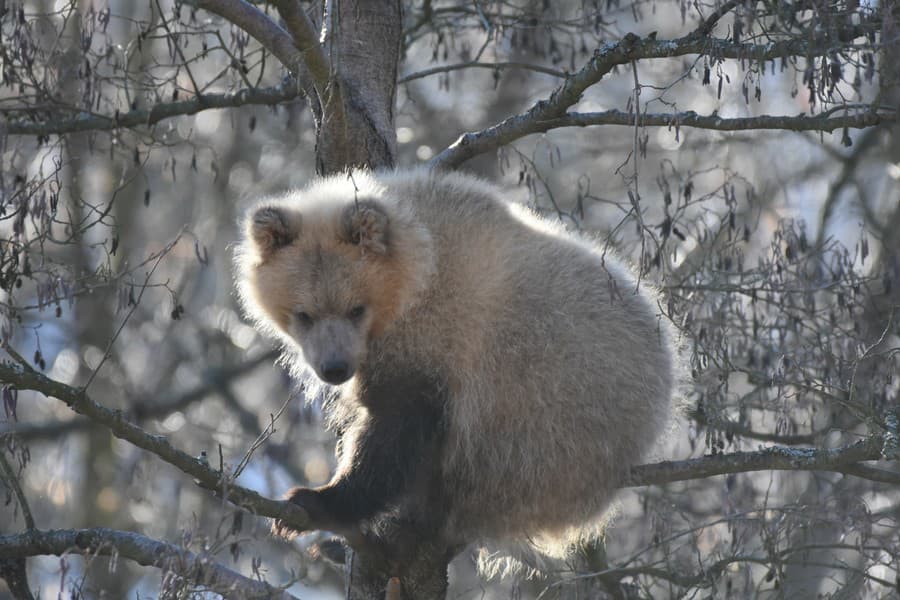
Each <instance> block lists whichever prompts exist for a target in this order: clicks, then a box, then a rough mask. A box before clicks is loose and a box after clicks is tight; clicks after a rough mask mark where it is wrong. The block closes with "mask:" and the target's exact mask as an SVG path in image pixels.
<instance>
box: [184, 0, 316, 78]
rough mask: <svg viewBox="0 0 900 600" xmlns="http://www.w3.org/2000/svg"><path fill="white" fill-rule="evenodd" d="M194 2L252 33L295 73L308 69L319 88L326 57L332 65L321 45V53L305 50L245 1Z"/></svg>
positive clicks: (297, 74) (212, 0)
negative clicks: (322, 62) (323, 62)
mask: <svg viewBox="0 0 900 600" xmlns="http://www.w3.org/2000/svg"><path fill="white" fill-rule="evenodd" d="M190 4H192V5H194V6H197V7H198V8H202V9H204V10H206V11H209V12H211V13H213V14H216V15H219V16H220V17H222V18H224V19H225V20H226V21H229V22H230V23H232V24H234V25H236V26H237V27H239V28H241V29H243V30H244V31H246V32H247V33H249V34H250V35H251V36H253V38H254V39H255V40H256V41H257V42H259V43H260V44H262V45H263V47H264V48H266V49H267V50H269V52H271V53H272V54H274V55H275V58H277V59H278V60H279V61H281V64H283V65H284V66H285V68H287V69H288V70H289V71H290V72H291V73H293V74H294V76H296V77H299V76H300V75H301V73H302V72H303V70H304V69H308V70H309V73H310V75H311V76H312V77H313V78H314V80H316V83H315V85H316V89H317V90H319V82H318V80H317V78H318V76H320V75H321V74H322V64H321V61H323V60H324V61H325V64H326V65H327V64H328V63H327V60H326V59H325V56H324V54H321V48H319V54H317V53H316V52H315V51H309V50H311V48H304V49H302V50H301V49H300V48H298V47H297V45H296V42H295V40H294V37H293V36H292V35H291V34H290V33H288V32H287V31H285V30H284V29H282V28H281V27H280V26H279V25H278V24H277V23H276V22H275V21H273V20H272V19H271V18H269V15H267V14H266V13H264V12H263V11H262V10H260V9H259V8H257V7H256V6H254V5H252V4H250V3H249V2H245V1H244V0H194V1H193V2H190ZM328 71H329V69H328V68H325V69H324V73H325V76H326V80H327V75H328ZM322 89H323V90H324V89H325V88H324V87H322Z"/></svg>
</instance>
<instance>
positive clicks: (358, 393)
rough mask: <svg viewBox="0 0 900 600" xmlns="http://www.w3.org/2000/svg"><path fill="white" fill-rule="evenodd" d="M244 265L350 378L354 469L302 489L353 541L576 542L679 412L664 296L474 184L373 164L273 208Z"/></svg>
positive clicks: (286, 318)
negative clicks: (673, 407) (376, 169)
mask: <svg viewBox="0 0 900 600" xmlns="http://www.w3.org/2000/svg"><path fill="white" fill-rule="evenodd" d="M237 265H238V280H239V285H240V295H241V299H242V302H243V305H244V307H245V309H246V311H247V312H248V314H249V315H250V316H251V317H252V318H253V319H254V320H255V321H256V324H257V325H258V327H259V328H261V329H262V330H264V331H266V332H269V333H271V334H273V335H275V336H277V337H278V338H279V339H280V340H281V341H282V342H283V343H284V345H285V347H286V348H287V349H288V350H289V351H293V352H294V353H295V355H296V356H295V358H292V359H291V362H292V363H293V364H294V365H295V366H297V367H298V368H299V369H301V370H304V369H306V370H309V371H313V372H315V373H316V374H317V375H318V376H319V378H321V379H324V380H326V381H332V382H333V383H338V384H340V383H341V376H342V375H345V376H346V377H349V379H348V380H347V381H346V382H345V383H343V384H342V385H340V389H339V394H338V395H337V399H336V400H334V401H333V402H331V403H330V404H329V405H328V410H329V414H330V417H331V420H330V422H331V425H332V427H333V428H334V429H335V430H336V431H337V432H338V434H339V436H340V444H339V466H338V470H337V473H336V474H335V476H334V478H333V479H332V481H331V483H329V484H328V485H326V486H323V487H322V488H319V489H317V490H307V489H302V488H298V489H295V490H293V491H292V492H291V494H290V497H291V498H292V499H293V500H295V501H296V502H298V503H300V504H302V505H304V506H305V507H307V508H308V509H309V510H310V512H311V514H312V515H313V517H314V518H315V519H316V521H317V523H320V524H322V526H323V527H328V528H330V529H332V530H334V531H337V532H339V533H342V534H344V535H346V536H348V538H349V539H350V541H351V544H352V543H354V542H356V543H373V542H375V543H377V542H379V541H382V542H385V543H388V544H395V545H396V541H397V540H398V539H407V538H408V539H409V540H415V539H424V538H426V537H428V536H432V537H433V536H440V537H441V539H444V540H447V541H448V542H449V543H451V544H454V545H458V546H460V547H461V546H462V545H465V544H468V543H471V542H474V541H479V540H485V539H494V540H508V541H512V542H515V541H523V540H527V541H528V542H529V543H538V544H540V545H541V546H542V548H543V550H551V551H552V550H554V549H555V550H559V549H561V548H563V547H564V546H565V545H566V544H568V543H569V542H571V541H572V540H574V539H576V538H578V537H579V536H581V535H583V534H585V533H590V532H592V531H594V530H595V528H596V526H597V524H598V523H600V522H601V521H602V519H603V515H604V513H605V512H606V510H607V508H608V506H609V503H610V500H611V498H612V496H613V493H614V490H615V489H616V487H617V486H618V485H619V484H620V483H621V482H622V480H623V477H624V475H625V474H626V472H627V469H628V468H629V467H630V466H631V465H634V464H636V463H638V462H639V461H641V460H642V458H643V457H644V456H645V454H646V452H647V451H648V449H649V448H651V447H652V446H653V445H654V443H655V442H656V441H657V439H658V438H659V437H660V436H661V434H662V430H663V428H664V425H665V423H666V422H667V419H668V418H669V415H670V400H671V395H672V390H673V387H674V383H675V366H674V358H673V356H674V354H673V350H672V342H671V339H670V335H669V332H668V330H667V328H666V326H665V324H664V321H663V319H661V318H660V317H659V314H658V313H659V310H658V307H657V299H656V297H655V295H654V293H653V292H652V290H650V289H649V288H648V287H647V286H646V285H644V284H641V285H640V286H638V285H637V284H636V281H635V279H634V277H633V276H632V274H631V273H630V272H629V270H628V269H627V268H626V267H624V266H623V265H622V264H620V263H619V262H618V261H617V260H616V259H615V258H613V257H612V256H611V255H610V254H609V253H606V254H604V253H603V251H602V250H601V249H599V248H598V247H597V246H595V245H594V244H593V243H591V242H590V241H588V240H585V239H583V238H581V237H579V236H576V235H574V234H572V233H569V232H566V231H565V230H564V229H563V228H562V227H561V226H559V225H557V224H555V223H551V222H549V221H546V220H543V219H541V218H539V217H537V216H535V215H534V214H532V213H530V212H528V211H527V210H525V209H523V208H521V207H517V206H514V205H512V204H510V203H507V202H505V201H504V200H503V199H502V198H501V193H500V191H499V190H498V189H496V188H494V187H492V186H490V185H488V184H486V183H484V182H482V181H480V180H478V179H476V178H473V177H471V176H468V175H462V174H435V173H430V172H427V171H424V170H416V171H400V172H396V173H377V174H366V173H355V174H354V175H353V177H352V178H350V177H348V176H346V175H343V176H336V177H333V178H330V179H324V180H321V181H318V182H316V183H314V184H312V185H311V186H310V187H308V188H307V189H305V190H301V191H296V192H291V193H289V194H287V195H285V196H283V197H281V198H276V199H270V200H266V201H264V202H262V203H261V204H260V205H259V206H257V207H256V208H254V209H253V210H252V211H251V213H250V216H249V218H248V220H247V222H246V235H245V239H244V241H243V243H242V245H241V247H240V251H239V253H238V262H237ZM279 527H282V525H281V524H276V528H279ZM282 529H284V528H282ZM282 533H286V531H282ZM403 536H406V537H403Z"/></svg>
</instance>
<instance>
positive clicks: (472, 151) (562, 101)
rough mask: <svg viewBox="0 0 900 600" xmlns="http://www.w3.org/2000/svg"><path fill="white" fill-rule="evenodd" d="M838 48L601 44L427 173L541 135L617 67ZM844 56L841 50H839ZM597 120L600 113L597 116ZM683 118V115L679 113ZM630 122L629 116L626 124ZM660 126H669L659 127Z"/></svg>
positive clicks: (466, 137)
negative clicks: (546, 91)
mask: <svg viewBox="0 0 900 600" xmlns="http://www.w3.org/2000/svg"><path fill="white" fill-rule="evenodd" d="M838 48H839V47H838V46H835V45H832V44H826V43H820V42H815V41H809V40H807V39H804V38H792V39H787V40H782V41H778V42H771V43H768V44H754V43H750V42H748V43H735V42H732V41H730V40H725V39H720V38H711V37H708V36H707V35H706V34H704V33H703V32H701V31H700V30H697V31H694V32H693V33H691V34H689V35H686V36H684V37H681V38H678V39H674V40H657V39H655V38H654V37H652V36H651V37H647V38H643V39H641V38H639V37H638V36H636V35H635V34H633V33H629V34H628V35H626V36H625V37H624V38H623V39H622V40H620V41H618V42H613V43H609V44H605V45H604V46H603V47H601V48H598V49H597V50H595V51H594V56H593V58H591V60H590V61H588V63H587V64H586V65H585V66H584V67H583V68H582V69H581V70H580V71H578V72H577V73H575V74H574V75H572V76H570V77H569V78H567V79H566V81H565V83H563V84H562V85H560V86H559V87H558V88H556V89H555V90H554V91H553V93H552V94H550V97H549V98H548V99H546V100H540V101H539V102H537V103H535V104H534V105H533V106H532V107H531V108H529V109H528V110H527V111H525V112H524V113H521V114H519V115H515V116H513V117H509V118H507V119H505V120H503V121H502V122H500V123H498V124H496V125H493V126H491V127H488V128H486V129H484V130H482V131H479V132H473V133H465V134H463V135H462V136H460V138H459V139H458V140H457V141H456V142H454V143H453V144H451V145H450V146H449V147H448V148H446V149H445V150H444V151H442V152H441V153H439V154H438V155H437V156H435V157H434V158H432V159H431V160H430V161H429V163H428V164H429V165H430V166H431V167H432V168H455V167H457V166H459V165H460V164H462V163H463V162H465V161H467V160H468V159H470V158H472V157H474V156H477V155H478V154H482V153H484V152H488V151H490V150H495V149H497V148H499V147H500V146H503V145H506V144H509V143H510V142H512V141H514V140H516V139H518V138H520V137H523V136H526V135H529V134H531V133H536V132H539V131H547V130H548V129H551V128H552V126H550V125H546V126H544V125H543V124H544V123H552V122H554V121H555V120H559V119H562V120H563V121H561V122H565V118H566V116H567V114H566V111H567V110H568V108H569V107H571V106H573V105H574V104H575V103H577V102H578V101H579V100H580V99H581V96H582V94H583V93H584V91H585V90H587V89H588V88H589V87H590V86H592V85H594V84H596V83H597V82H598V81H600V80H601V79H602V78H603V77H604V76H606V74H607V73H609V72H610V71H612V70H613V68H615V67H616V66H618V65H623V64H627V63H629V62H632V61H638V60H644V59H650V58H670V57H674V56H685V55H688V54H705V55H708V56H714V57H716V58H736V59H742V60H743V59H747V60H755V61H766V60H772V59H775V58H781V57H787V56H797V55H799V56H805V57H813V56H822V55H825V54H828V53H829V52H834V51H836V50H837V49H838ZM840 48H841V49H843V50H847V49H848V46H847V45H842V46H840ZM601 114H602V113H601ZM685 114H687V113H685ZM633 123H634V116H633V115H632V116H631V124H633ZM664 124H667V125H668V124H669V123H668V122H667V123H664Z"/></svg>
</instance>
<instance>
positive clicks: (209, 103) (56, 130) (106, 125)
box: [0, 79, 303, 136]
mask: <svg viewBox="0 0 900 600" xmlns="http://www.w3.org/2000/svg"><path fill="white" fill-rule="evenodd" d="M302 96H303V90H302V89H300V87H299V85H298V84H297V81H296V80H294V79H290V80H287V81H285V82H284V83H282V84H281V85H277V86H274V87H269V88H246V89H242V90H238V91H237V92H229V93H226V94H202V95H200V96H195V97H194V98H191V99H190V100H181V101H178V102H165V103H161V104H155V105H153V106H151V107H150V108H148V109H136V110H131V111H128V112H126V113H117V114H115V115H112V116H106V115H95V114H90V113H81V114H79V115H78V116H75V117H68V118H62V119H58V120H56V119H53V118H52V117H51V118H49V119H47V120H43V121H35V120H33V119H29V120H25V119H20V120H17V121H6V122H3V123H0V136H3V135H6V134H9V135H61V134H64V133H77V132H83V131H111V130H114V129H126V128H132V127H140V126H151V125H155V124H156V123H158V122H159V121H162V120H163V119H169V118H172V117H179V116H182V115H193V114H197V113H198V112H200V111H204V110H209V109H213V108H232V107H236V106H245V105H251V104H262V105H273V104H281V103H283V102H290V101H291V100H296V99H297V98H300V97H302ZM21 110H22V112H32V111H33V112H35V113H39V114H40V113H43V112H44V111H43V110H37V109H28V108H22V109H21Z"/></svg>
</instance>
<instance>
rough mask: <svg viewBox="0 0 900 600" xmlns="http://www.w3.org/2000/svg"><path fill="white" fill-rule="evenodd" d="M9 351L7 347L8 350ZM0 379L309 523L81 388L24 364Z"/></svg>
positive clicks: (299, 512) (255, 508)
mask: <svg viewBox="0 0 900 600" xmlns="http://www.w3.org/2000/svg"><path fill="white" fill-rule="evenodd" d="M7 351H9V350H7ZM0 381H3V382H5V383H8V384H10V385H13V386H15V387H16V388H18V389H23V390H34V391H36V392H41V393H42V394H44V395H46V396H49V397H53V398H57V399H59V400H61V401H63V402H65V403H66V405H68V406H69V408H71V409H72V410H74V411H75V412H77V413H78V414H81V415H84V416H86V417H88V418H89V419H91V420H92V421H95V422H97V423H100V424H101V425H104V426H105V427H107V428H108V429H109V430H110V431H111V432H112V434H113V435H114V436H116V437H117V438H120V439H123V440H126V441H128V442H131V443H132V444H134V445H135V446H137V447H138V448H143V449H144V450H147V451H148V452H152V453H153V454H155V455H156V456H158V457H159V458H161V459H162V460H164V461H165V462H167V463H169V464H170V465H172V466H174V467H176V468H178V469H179V470H181V471H182V472H184V473H186V474H188V475H190V476H191V477H193V478H194V479H195V480H196V482H197V484H198V485H200V486H201V487H204V488H206V489H209V490H211V491H213V492H216V493H217V494H219V495H221V496H222V497H224V498H225V499H226V500H228V501H229V502H231V503H233V504H235V505H237V506H240V507H242V508H245V509H247V510H250V511H252V512H254V513H255V514H258V515H262V516H266V517H277V518H279V519H282V520H284V521H286V522H290V523H291V524H292V525H294V526H295V527H296V528H297V529H301V530H302V529H307V528H309V526H310V523H309V518H308V515H307V514H306V511H305V510H303V509H302V508H300V507H299V506H297V505H296V504H292V503H290V502H284V501H280V500H271V499H269V498H265V497H263V496H260V495H259V494H258V493H256V492H254V491H253V490H249V489H247V488H243V487H241V486H238V485H235V484H233V483H231V482H230V481H228V480H227V474H226V473H221V472H219V471H217V470H215V469H213V468H211V467H210V466H209V465H208V464H206V463H205V462H204V461H202V460H200V459H199V458H194V457H193V456H190V455H188V454H187V453H185V452H182V451H181V450H178V449H176V448H175V447H174V446H172V444H170V443H169V442H168V441H167V440H166V438H165V436H161V435H152V434H150V433H147V432H146V431H144V430H143V429H141V428H140V427H138V426H137V425H135V424H134V423H131V422H130V421H127V420H126V419H125V418H124V416H123V413H122V411H119V410H110V409H109V408H106V407H105V406H102V405H100V404H97V403H96V402H94V401H93V400H91V399H90V398H89V397H88V396H87V394H85V393H84V391H83V390H80V389H78V388H75V387H72V386H69V385H65V384H63V383H60V382H58V381H54V380H52V379H50V378H48V377H46V376H45V375H43V374H42V373H39V372H37V371H35V370H34V369H32V368H31V367H29V366H28V365H27V364H24V363H19V364H15V365H14V364H10V363H2V364H0Z"/></svg>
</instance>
